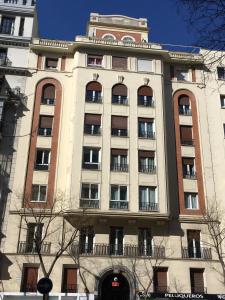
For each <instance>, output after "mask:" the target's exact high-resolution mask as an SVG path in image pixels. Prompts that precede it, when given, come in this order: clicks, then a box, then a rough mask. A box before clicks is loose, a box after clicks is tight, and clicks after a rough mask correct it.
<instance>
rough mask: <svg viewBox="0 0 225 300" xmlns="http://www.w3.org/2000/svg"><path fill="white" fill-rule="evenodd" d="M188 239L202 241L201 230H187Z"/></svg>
mask: <svg viewBox="0 0 225 300" xmlns="http://www.w3.org/2000/svg"><path fill="white" fill-rule="evenodd" d="M187 239H188V241H190V240H196V241H200V230H188V231H187Z"/></svg>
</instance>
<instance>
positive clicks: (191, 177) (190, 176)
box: [183, 172, 197, 179]
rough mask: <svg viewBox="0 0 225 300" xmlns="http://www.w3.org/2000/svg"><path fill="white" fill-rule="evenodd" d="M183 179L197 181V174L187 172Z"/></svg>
mask: <svg viewBox="0 0 225 300" xmlns="http://www.w3.org/2000/svg"><path fill="white" fill-rule="evenodd" d="M183 178H186V179H196V178H197V174H196V172H185V173H183Z"/></svg>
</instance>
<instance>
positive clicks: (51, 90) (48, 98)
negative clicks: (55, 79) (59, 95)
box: [41, 84, 55, 105]
mask: <svg viewBox="0 0 225 300" xmlns="http://www.w3.org/2000/svg"><path fill="white" fill-rule="evenodd" d="M41 103H42V104H49V105H53V104H55V86H54V85H53V84H46V85H45V86H44V87H43V90H42V99H41Z"/></svg>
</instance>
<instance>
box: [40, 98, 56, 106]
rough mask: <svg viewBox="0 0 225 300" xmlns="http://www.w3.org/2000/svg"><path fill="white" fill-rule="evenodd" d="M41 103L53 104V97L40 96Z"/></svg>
mask: <svg viewBox="0 0 225 300" xmlns="http://www.w3.org/2000/svg"><path fill="white" fill-rule="evenodd" d="M41 104H46V105H55V99H50V98H42V99H41Z"/></svg>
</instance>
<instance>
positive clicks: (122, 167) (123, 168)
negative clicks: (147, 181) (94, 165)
mask: <svg viewBox="0 0 225 300" xmlns="http://www.w3.org/2000/svg"><path fill="white" fill-rule="evenodd" d="M111 171H114V172H128V164H116V163H113V164H111Z"/></svg>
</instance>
